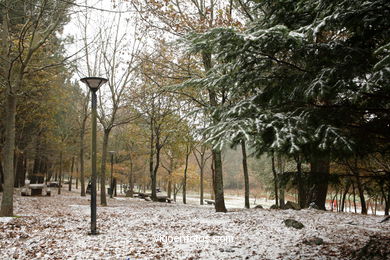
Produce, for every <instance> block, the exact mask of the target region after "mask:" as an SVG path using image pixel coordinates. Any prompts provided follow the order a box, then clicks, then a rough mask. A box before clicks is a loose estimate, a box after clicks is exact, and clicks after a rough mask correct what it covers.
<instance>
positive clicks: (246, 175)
mask: <svg viewBox="0 0 390 260" xmlns="http://www.w3.org/2000/svg"><path fill="white" fill-rule="evenodd" d="M241 149H242V168H243V171H244V183H245V208H247V209H249V208H250V205H249V172H248V163H247V155H246V147H245V141H244V140H242V141H241Z"/></svg>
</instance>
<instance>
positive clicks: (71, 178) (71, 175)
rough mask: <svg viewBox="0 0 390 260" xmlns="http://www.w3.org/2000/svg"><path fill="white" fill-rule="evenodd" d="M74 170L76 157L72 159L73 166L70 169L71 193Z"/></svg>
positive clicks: (69, 188)
mask: <svg viewBox="0 0 390 260" xmlns="http://www.w3.org/2000/svg"><path fill="white" fill-rule="evenodd" d="M73 169H74V156H73V157H72V165H71V167H70V178H69V187H68V190H69V191H72V181H73Z"/></svg>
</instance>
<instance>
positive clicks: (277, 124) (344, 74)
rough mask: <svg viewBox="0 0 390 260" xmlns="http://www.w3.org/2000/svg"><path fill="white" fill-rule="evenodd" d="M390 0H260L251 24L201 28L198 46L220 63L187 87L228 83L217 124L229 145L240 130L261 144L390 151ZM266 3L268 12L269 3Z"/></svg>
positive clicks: (261, 147)
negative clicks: (239, 27)
mask: <svg viewBox="0 0 390 260" xmlns="http://www.w3.org/2000/svg"><path fill="white" fill-rule="evenodd" d="M389 5H390V3H389V2H388V1H383V0H382V1H365V2H362V1H357V0H356V1H342V2H341V3H339V2H334V1H324V0H318V1H281V0H280V1H261V2H259V3H258V5H257V7H261V8H257V9H256V10H257V11H258V12H262V13H261V14H262V15H259V17H261V18H259V19H257V20H255V21H253V22H252V23H251V24H249V25H248V29H247V30H246V31H244V32H239V31H234V30H233V29H230V28H228V29H225V28H217V29H213V30H211V31H209V32H206V33H204V34H192V35H190V36H189V37H188V38H187V40H188V41H189V43H190V47H189V50H190V51H192V52H200V51H202V50H208V51H210V52H212V53H213V54H214V56H215V58H216V60H217V61H218V62H217V64H216V65H215V66H214V67H213V69H212V70H211V71H210V72H209V74H208V75H207V77H205V78H201V79H194V80H191V81H189V82H187V85H195V86H198V87H202V88H206V89H219V90H221V89H223V90H224V91H226V92H227V93H228V94H227V96H228V97H229V100H230V102H228V103H226V104H225V105H224V106H222V107H219V108H217V109H216V110H215V111H214V113H216V114H217V115H218V116H219V118H220V122H219V123H218V124H216V125H213V126H212V127H210V128H209V129H208V133H209V134H211V136H212V138H211V141H213V142H214V144H215V145H219V146H221V147H222V146H223V145H224V144H225V143H227V142H231V141H232V140H234V139H236V138H237V137H239V136H244V137H245V138H246V139H250V140H251V141H252V143H253V144H254V146H255V147H256V148H257V150H258V151H259V152H262V151H270V150H278V151H281V152H284V153H288V154H294V153H298V152H303V153H305V154H307V155H309V154H310V153H311V152H313V151H316V150H325V151H331V152H332V153H333V154H336V155H337V154H338V155H345V154H346V153H347V154H349V153H352V152H356V151H357V150H359V151H361V150H362V149H364V150H365V152H368V151H370V150H372V149H376V148H377V146H378V145H379V146H380V147H381V148H382V149H384V150H387V149H388V148H389V147H388V144H389V143H390V142H389V141H390V135H389V133H390V129H389V127H390V126H389V125H388V122H389V109H390V108H389V98H388V97H389V96H390V89H389V83H390V82H389V81H390V77H389V76H390V75H389V73H390V69H389V63H388V62H389V58H388V57H389V56H388V55H389V49H388V48H389V45H388V44H389V39H390V31H389V30H388V28H390V18H389V17H390V15H389V7H390V6H389ZM260 10H261V11H260Z"/></svg>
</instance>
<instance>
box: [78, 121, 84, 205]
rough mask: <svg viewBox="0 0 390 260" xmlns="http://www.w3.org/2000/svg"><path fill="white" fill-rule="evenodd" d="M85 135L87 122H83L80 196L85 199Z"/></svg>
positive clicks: (80, 156) (80, 154) (80, 155)
mask: <svg viewBox="0 0 390 260" xmlns="http://www.w3.org/2000/svg"><path fill="white" fill-rule="evenodd" d="M84 133H85V122H83V125H82V129H81V132H80V153H79V158H80V189H81V190H80V195H81V196H82V197H85V176H84Z"/></svg>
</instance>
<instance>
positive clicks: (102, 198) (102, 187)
mask: <svg viewBox="0 0 390 260" xmlns="http://www.w3.org/2000/svg"><path fill="white" fill-rule="evenodd" d="M110 130H111V129H105V130H104V136H103V149H102V165H101V168H100V205H102V206H107V197H106V162H107V146H108V138H109V136H110Z"/></svg>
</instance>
